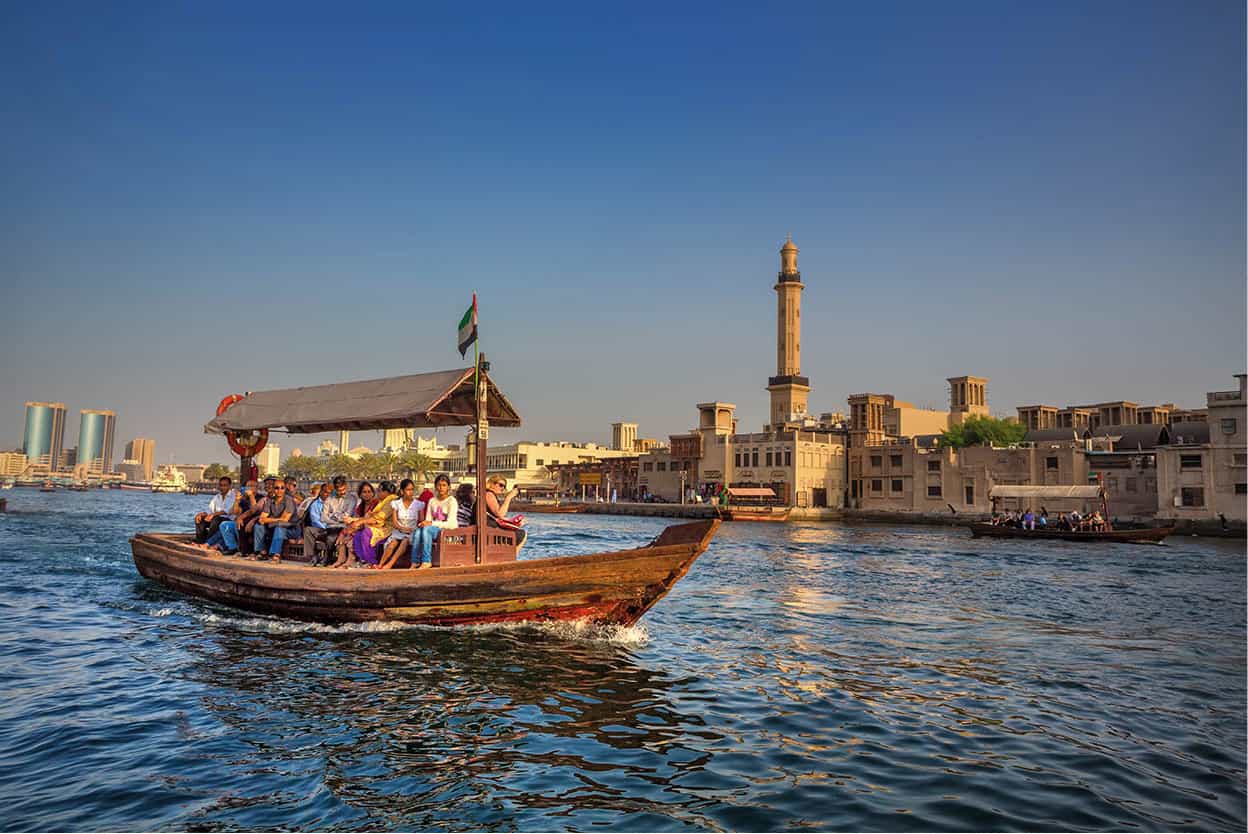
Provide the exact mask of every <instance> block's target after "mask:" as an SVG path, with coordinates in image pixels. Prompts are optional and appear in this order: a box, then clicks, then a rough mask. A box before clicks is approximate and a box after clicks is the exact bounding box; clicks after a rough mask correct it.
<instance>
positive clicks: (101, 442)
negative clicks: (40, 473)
mask: <svg viewBox="0 0 1248 834" xmlns="http://www.w3.org/2000/svg"><path fill="white" fill-rule="evenodd" d="M80 415H81V419H80V421H79V423H78V457H77V460H76V461H75V462H74V466H75V468H76V467H79V466H82V467H85V470H84V471H85V472H86V473H88V474H91V475H105V474H108V473H110V472H112V471H113V437H114V434H115V433H116V431H117V414H116V412H113V411H106V410H100V409H96V408H84V409H83V410H82V411H81V412H80Z"/></svg>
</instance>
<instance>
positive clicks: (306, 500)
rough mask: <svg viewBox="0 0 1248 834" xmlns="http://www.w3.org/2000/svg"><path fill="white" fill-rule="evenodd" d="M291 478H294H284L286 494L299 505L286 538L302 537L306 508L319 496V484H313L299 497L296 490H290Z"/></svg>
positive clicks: (306, 513)
mask: <svg viewBox="0 0 1248 834" xmlns="http://www.w3.org/2000/svg"><path fill="white" fill-rule="evenodd" d="M293 480H294V478H287V479H286V494H287V495H289V496H290V497H291V498H293V499H295V503H296V504H298V505H299V506H298V509H296V510H295V524H294V525H292V526H291V528H290V532H289V533H288V534H287V538H290V539H302V538H303V525H304V519H305V518H306V517H307V515H308V508H309V507H311V506H312V502H313V501H315V500H316V499H317V498H318V497H319V496H320V494H321V485H320V484H313V485H312V489H310V490H308V494H307V495H306V496H303V497H300V496H299V494H298V493H297V492H292V491H291V487H290V484H291V481H293Z"/></svg>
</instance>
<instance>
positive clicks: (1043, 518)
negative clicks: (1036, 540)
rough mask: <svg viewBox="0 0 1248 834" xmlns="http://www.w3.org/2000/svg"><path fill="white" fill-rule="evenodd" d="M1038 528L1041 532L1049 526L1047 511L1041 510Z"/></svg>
mask: <svg viewBox="0 0 1248 834" xmlns="http://www.w3.org/2000/svg"><path fill="white" fill-rule="evenodd" d="M1036 526H1037V527H1039V528H1040V529H1041V530H1044V529H1045V528H1047V527H1048V526H1049V514H1048V512H1047V511H1046V510H1043V509H1041V510H1040V515H1038V516H1036Z"/></svg>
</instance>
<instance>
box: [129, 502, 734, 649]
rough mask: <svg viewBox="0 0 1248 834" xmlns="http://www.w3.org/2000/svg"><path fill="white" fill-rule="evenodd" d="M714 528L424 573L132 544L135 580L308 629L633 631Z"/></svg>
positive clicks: (147, 540)
mask: <svg viewBox="0 0 1248 834" xmlns="http://www.w3.org/2000/svg"><path fill="white" fill-rule="evenodd" d="M718 526H719V521H718V520H717V519H710V520H707V521H699V522H695V523H692V524H679V525H674V526H672V527H668V528H667V529H666V530H664V531H663V533H662V534H661V535H660V536H659V537H658V538H656V539H655V541H654V542H652V543H651V544H649V545H647V546H646V547H641V548H637V549H634V550H622V551H616V552H611V553H593V554H587V555H583V556H567V557H560V558H552V559H532V560H526V561H518V562H506V563H501V564H499V563H494V564H487V565H474V566H471V567H463V568H435V569H432V570H421V571H415V570H389V571H375V570H350V571H346V570H333V569H330V568H313V567H307V566H304V565H301V564H292V563H288V562H284V563H281V564H274V563H270V562H255V561H249V560H244V559H239V558H237V557H225V556H220V555H214V554H212V553H210V552H208V551H205V550H203V549H201V548H197V547H194V546H193V545H191V544H190V543H189V537H188V536H186V535H182V534H169V533H141V534H139V535H136V536H135V537H134V538H132V539H131V540H130V545H131V550H132V551H133V554H134V564H135V567H136V568H138V571H139V573H140V574H142V575H143V576H145V577H147V578H148V579H151V580H154V581H156V582H159V583H161V584H162V585H165V586H166V587H169V588H172V589H173V590H175V591H180V592H182V593H185V594H189V595H191V596H195V597H199V598H201V599H207V600H211V601H213V602H218V603H221V604H223V605H228V606H231V607H234V608H240V609H243V610H245V611H252V612H256V613H259V614H272V615H277V616H281V617H290V618H293V619H297V620H305V621H309V622H320V623H350V622H370V621H394V622H405V623H420V624H425V625H438V626H455V625H472V624H479V623H499V622H524V621H551V620H588V621H590V622H594V623H600V624H619V625H631V624H632V623H635V622H636V621H637V620H638V618H640V617H641V615H642V614H644V613H645V612H646V611H647V610H648V609H649V608H650V607H651V606H653V605H654V604H655V603H656V602H658V601H659V600H660V599H661V598H662V597H663V596H664V595H665V594H666V593H667V592H668V591H669V590H670V589H671V587H672V586H673V585H674V584H675V583H676V582H677V581H678V580H679V579H680V578H681V577H682V576H684V575H685V574H686V573H687V572H688V571H689V568H690V567H691V566H692V565H693V562H694V560H695V559H697V557H698V556H699V555H700V554H701V553H702V552H703V551H704V550H706V547H707V545H708V544H709V543H710V540H711V537H712V536H714V534H715V530H716V529H717V528H718Z"/></svg>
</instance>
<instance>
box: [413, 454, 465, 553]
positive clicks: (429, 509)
mask: <svg viewBox="0 0 1248 834" xmlns="http://www.w3.org/2000/svg"><path fill="white" fill-rule="evenodd" d="M433 489H434V495H433V497H432V498H430V499H429V503H428V505H427V506H426V507H425V516H424V518H422V519H421V520H420V522H419V523H418V524H417V525H416V534H415V536H413V538H412V567H414V568H428V567H432V560H433V543H434V542H435V541H437V539H438V537H439V536H441V535H442V531H443V530H454V529H456V528H458V527H459V502H458V501H456V500H455V496H454V495H451V479H450V478H448V477H447V476H446V475H439V476H438V477H436V478H434V480H433Z"/></svg>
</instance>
